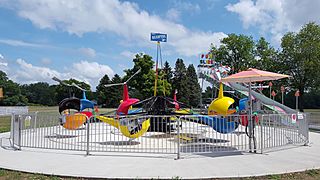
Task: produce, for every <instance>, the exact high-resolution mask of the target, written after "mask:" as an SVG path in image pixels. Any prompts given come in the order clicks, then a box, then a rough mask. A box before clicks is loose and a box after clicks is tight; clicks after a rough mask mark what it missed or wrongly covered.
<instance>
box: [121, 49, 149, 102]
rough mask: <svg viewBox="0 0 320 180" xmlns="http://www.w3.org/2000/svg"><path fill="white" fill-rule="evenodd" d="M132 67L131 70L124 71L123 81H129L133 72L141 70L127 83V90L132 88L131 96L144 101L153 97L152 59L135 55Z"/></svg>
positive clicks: (147, 56) (142, 55)
mask: <svg viewBox="0 0 320 180" xmlns="http://www.w3.org/2000/svg"><path fill="white" fill-rule="evenodd" d="M133 63H134V66H133V68H132V69H127V70H125V73H126V75H125V77H124V81H126V80H127V79H129V78H130V77H131V76H132V75H133V74H134V73H135V72H137V71H138V70H139V69H141V72H140V73H138V74H137V75H136V76H135V77H134V78H132V79H131V80H130V82H128V86H129V88H134V91H131V92H133V93H132V94H133V96H134V97H135V98H139V99H145V98H148V97H150V96H152V95H153V90H154V80H155V71H154V70H153V65H154V62H153V61H152V57H151V56H149V55H147V54H142V53H140V54H136V56H135V58H134V59H133Z"/></svg>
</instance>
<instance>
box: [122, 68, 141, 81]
mask: <svg viewBox="0 0 320 180" xmlns="http://www.w3.org/2000/svg"><path fill="white" fill-rule="evenodd" d="M139 72H141V68H140V69H139V70H138V71H137V72H135V73H134V74H133V75H132V76H131V77H130V78H129V79H128V80H127V81H126V82H124V83H127V82H129V81H130V80H131V79H132V78H133V77H134V76H135V75H137V74H138V73H139Z"/></svg>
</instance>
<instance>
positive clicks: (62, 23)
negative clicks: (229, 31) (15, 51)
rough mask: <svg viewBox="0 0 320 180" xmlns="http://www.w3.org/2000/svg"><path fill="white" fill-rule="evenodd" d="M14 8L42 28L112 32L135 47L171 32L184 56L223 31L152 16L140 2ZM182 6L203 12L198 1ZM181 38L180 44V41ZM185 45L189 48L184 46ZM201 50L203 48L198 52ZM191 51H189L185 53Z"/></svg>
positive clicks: (72, 1)
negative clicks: (192, 46)
mask: <svg viewBox="0 0 320 180" xmlns="http://www.w3.org/2000/svg"><path fill="white" fill-rule="evenodd" d="M11 3H12V4H13V5H12V6H13V7H10V9H13V10H15V11H17V14H18V15H19V16H21V17H23V18H25V19H28V20H30V21H31V22H32V23H33V24H34V25H35V26H37V27H39V28H41V29H53V30H62V31H66V32H68V33H70V34H76V35H78V36H82V34H84V33H88V32H112V33H115V34H117V35H119V36H121V37H122V38H123V39H125V40H126V41H128V42H131V43H132V44H134V45H135V46H136V45H137V44H138V45H144V46H145V45H150V43H149V41H150V39H149V38H150V33H151V32H164V33H168V37H169V42H168V43H167V44H168V45H169V46H171V48H172V49H174V50H175V49H176V50H177V52H178V53H183V54H184V55H189V56H191V55H198V53H200V52H202V51H203V49H207V48H208V47H209V46H210V43H211V42H210V43H207V42H208V41H205V42H203V41H202V39H198V37H202V36H203V34H206V35H208V36H209V39H210V37H213V36H214V37H217V36H218V35H222V36H221V37H224V34H223V33H212V32H194V31H192V30H190V29H188V28H186V27H185V26H183V25H181V24H178V23H175V22H173V21H170V20H165V19H163V18H161V17H159V16H157V15H151V14H149V13H148V12H147V11H145V10H142V9H140V8H139V7H138V5H137V4H135V3H131V2H127V1H124V2H123V1H119V0H108V1H102V0H91V1H86V0H68V1H64V0H55V1H38V0H28V1H24V0H13V1H11ZM177 4H178V5H179V7H180V8H181V9H185V10H188V11H189V12H192V13H197V12H199V11H200V7H199V5H198V4H192V3H190V2H183V1H180V2H178V3H177ZM177 41H179V43H177ZM183 42H186V43H189V42H192V43H195V44H197V45H200V47H197V48H196V49H197V51H195V50H193V51H190V47H189V46H190V44H184V43H183ZM184 47H186V48H184ZM199 49H201V51H199ZM184 52H188V53H184Z"/></svg>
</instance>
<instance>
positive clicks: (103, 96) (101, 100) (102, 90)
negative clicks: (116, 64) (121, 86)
mask: <svg viewBox="0 0 320 180" xmlns="http://www.w3.org/2000/svg"><path fill="white" fill-rule="evenodd" d="M110 83H111V81H110V78H109V76H108V74H105V75H104V76H103V77H102V78H101V79H100V82H99V84H98V86H97V87H96V92H97V101H98V104H102V106H103V107H108V106H107V105H106V102H107V95H109V94H110V89H109V88H106V87H105V86H104V85H107V84H110Z"/></svg>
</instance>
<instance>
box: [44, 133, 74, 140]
mask: <svg viewBox="0 0 320 180" xmlns="http://www.w3.org/2000/svg"><path fill="white" fill-rule="evenodd" d="M44 137H45V138H56V139H65V138H75V137H78V136H76V135H61V134H56V135H48V136H44Z"/></svg>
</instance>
